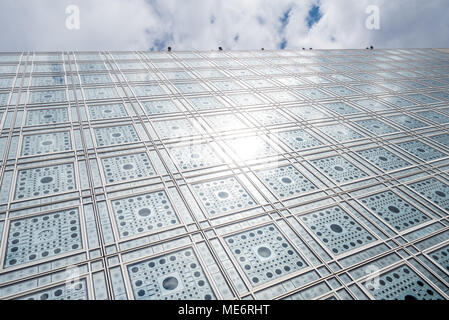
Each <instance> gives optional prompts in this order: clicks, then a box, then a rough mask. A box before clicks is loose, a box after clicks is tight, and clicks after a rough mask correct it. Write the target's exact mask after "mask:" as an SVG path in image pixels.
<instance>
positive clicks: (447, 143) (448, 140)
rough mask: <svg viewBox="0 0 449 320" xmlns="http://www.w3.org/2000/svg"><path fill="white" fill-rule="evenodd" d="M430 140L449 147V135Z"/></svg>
mask: <svg viewBox="0 0 449 320" xmlns="http://www.w3.org/2000/svg"><path fill="white" fill-rule="evenodd" d="M430 139H432V140H434V141H436V142H438V143H441V144H443V145H445V146H446V147H449V134H441V135H437V136H434V137H430Z"/></svg>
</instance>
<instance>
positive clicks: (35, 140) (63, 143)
mask: <svg viewBox="0 0 449 320" xmlns="http://www.w3.org/2000/svg"><path fill="white" fill-rule="evenodd" d="M71 149H72V142H71V140H70V132H69V131H64V132H54V133H42V134H33V135H24V136H23V142H22V152H21V155H22V156H34V155H38V154H48V153H54V152H62V151H69V150H71Z"/></svg>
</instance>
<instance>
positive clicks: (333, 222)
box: [300, 206, 375, 255]
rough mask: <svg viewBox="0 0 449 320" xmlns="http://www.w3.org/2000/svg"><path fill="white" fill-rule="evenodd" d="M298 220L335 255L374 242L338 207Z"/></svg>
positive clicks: (363, 229) (373, 239) (369, 235)
mask: <svg viewBox="0 0 449 320" xmlns="http://www.w3.org/2000/svg"><path fill="white" fill-rule="evenodd" d="M300 219H301V221H302V222H303V223H304V224H305V225H306V226H307V227H308V228H309V229H310V230H311V231H312V232H313V233H314V234H315V235H316V236H317V237H318V238H319V239H320V240H321V241H322V242H323V243H324V245H325V246H326V247H327V248H329V250H331V251H332V252H333V253H334V254H335V255H340V254H343V253H345V252H348V251H351V250H354V249H356V248H358V247H361V246H365V245H367V244H369V243H371V242H373V241H375V238H374V236H373V235H372V234H371V233H369V232H368V231H367V230H366V229H365V228H364V227H362V226H361V225H360V224H359V223H358V222H357V221H355V220H354V219H353V218H352V217H351V216H350V215H349V214H347V213H346V212H345V210H343V209H341V208H340V207H338V206H335V207H332V208H328V209H323V210H320V211H317V212H313V213H309V214H306V215H304V216H301V217H300Z"/></svg>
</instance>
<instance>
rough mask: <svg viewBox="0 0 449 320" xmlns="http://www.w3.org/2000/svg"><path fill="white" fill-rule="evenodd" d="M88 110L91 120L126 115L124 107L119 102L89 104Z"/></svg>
mask: <svg viewBox="0 0 449 320" xmlns="http://www.w3.org/2000/svg"><path fill="white" fill-rule="evenodd" d="M88 110H89V116H90V118H91V119H92V120H101V119H113V118H123V117H127V116H128V113H127V112H126V110H125V107H124V106H123V104H120V103H116V104H104V105H97V106H89V108H88Z"/></svg>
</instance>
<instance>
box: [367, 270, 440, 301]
mask: <svg viewBox="0 0 449 320" xmlns="http://www.w3.org/2000/svg"><path fill="white" fill-rule="evenodd" d="M364 286H365V287H366V288H367V289H368V290H369V291H370V293H371V295H372V296H373V297H374V298H375V299H376V300H442V297H441V295H440V294H439V293H438V292H436V291H435V289H433V288H432V287H430V286H429V285H428V284H427V283H426V282H425V281H424V280H423V279H422V278H421V277H420V276H419V275H417V274H416V273H415V272H414V271H413V270H411V269H410V268H409V267H407V266H405V265H404V266H401V267H398V268H396V269H394V270H391V271H388V272H386V273H383V274H381V275H380V277H379V279H378V280H377V281H376V284H375V285H373V284H372V283H371V282H366V283H364Z"/></svg>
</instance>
